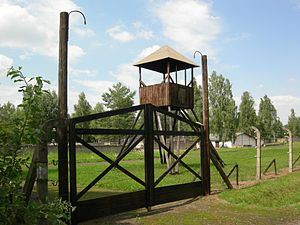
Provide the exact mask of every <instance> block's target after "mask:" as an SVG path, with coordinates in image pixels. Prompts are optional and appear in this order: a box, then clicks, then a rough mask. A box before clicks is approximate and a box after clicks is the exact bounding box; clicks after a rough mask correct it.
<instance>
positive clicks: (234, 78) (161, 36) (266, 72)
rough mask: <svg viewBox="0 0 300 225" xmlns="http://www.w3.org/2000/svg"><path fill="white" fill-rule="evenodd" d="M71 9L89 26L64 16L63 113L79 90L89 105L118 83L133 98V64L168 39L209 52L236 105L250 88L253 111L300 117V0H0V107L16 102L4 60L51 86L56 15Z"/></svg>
mask: <svg viewBox="0 0 300 225" xmlns="http://www.w3.org/2000/svg"><path fill="white" fill-rule="evenodd" d="M72 10H80V11H82V12H83V13H84V14H85V16H86V20H87V24H86V25H84V24H83V19H82V17H81V16H80V14H78V13H71V14H70V30H69V43H68V44H69V45H68V46H69V56H68V57H69V58H68V60H69V65H68V71H69V72H68V93H69V102H68V108H69V112H72V111H73V110H74V109H73V105H74V104H75V103H76V102H77V100H78V95H79V94H80V92H82V91H83V92H85V94H86V97H87V100H88V101H89V102H90V104H91V105H92V106H94V105H95V104H96V103H97V102H101V95H102V93H104V92H106V91H107V90H108V88H109V87H112V85H113V84H115V83H116V82H122V83H123V84H124V85H126V86H128V87H129V88H130V89H131V90H136V91H137V97H136V99H135V104H138V68H136V67H134V66H133V64H134V63H135V62H137V61H138V60H139V59H142V58H143V57H145V56H147V55H148V54H150V53H152V52H153V51H155V50H157V49H158V48H159V47H162V46H164V45H169V46H170V47H172V48H174V49H175V50H177V51H178V52H180V53H182V54H183V55H185V56H186V57H188V58H190V59H193V54H194V51H195V50H198V51H200V52H202V53H203V54H206V55H207V57H208V69H209V74H211V73H212V71H216V72H217V73H218V74H222V75H223V76H225V77H226V78H228V79H229V80H230V82H231V84H232V91H233V95H234V99H235V100H236V104H237V105H239V103H240V98H241V95H242V94H243V92H245V91H249V92H250V94H251V96H252V97H253V98H254V99H255V102H256V105H255V107H256V109H258V106H259V101H260V98H262V97H263V96H264V95H267V96H268V97H269V98H271V100H272V103H273V104H274V106H275V107H276V109H277V113H278V116H279V117H280V119H281V121H282V122H283V123H284V124H286V123H287V120H288V116H289V115H290V110H291V108H294V109H295V112H296V115H297V116H300V91H299V89H300V67H299V66H300V62H299V59H300V29H299V27H300V0H243V1H236V0H227V1H221V0H215V1H214V0H127V1H119V0H110V1H104V0H85V1H84V0H30V1H29V0H0V104H3V103H6V102H7V101H10V102H12V103H13V104H19V103H20V102H21V98H22V96H20V94H19V93H18V92H17V86H16V85H14V84H13V83H12V81H11V80H9V79H8V78H7V77H6V72H7V70H8V68H10V67H11V66H15V67H18V66H22V72H23V73H24V74H25V75H26V76H28V77H30V76H35V75H41V76H43V77H44V78H45V79H47V80H50V81H51V85H50V86H48V87H47V88H49V89H53V90H57V80H58V78H57V76H58V29H59V13H60V12H62V11H66V12H70V11H72ZM194 60H195V62H196V63H197V64H200V58H199V56H197V57H196V58H195V59H194ZM195 74H196V78H197V80H198V81H199V82H200V81H201V70H200V69H197V70H196V71H195ZM145 76H146V77H145V79H146V81H147V82H155V81H156V79H157V75H156V74H149V73H146V74H145Z"/></svg>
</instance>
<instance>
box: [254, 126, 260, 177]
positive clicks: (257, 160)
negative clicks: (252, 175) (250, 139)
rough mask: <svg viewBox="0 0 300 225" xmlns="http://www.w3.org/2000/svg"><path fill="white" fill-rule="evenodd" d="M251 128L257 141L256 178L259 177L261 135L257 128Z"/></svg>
mask: <svg viewBox="0 0 300 225" xmlns="http://www.w3.org/2000/svg"><path fill="white" fill-rule="evenodd" d="M252 129H253V130H254V131H255V133H256V138H257V143H256V147H257V149H256V180H260V179H261V136H260V131H259V129H258V128H256V127H254V126H252Z"/></svg>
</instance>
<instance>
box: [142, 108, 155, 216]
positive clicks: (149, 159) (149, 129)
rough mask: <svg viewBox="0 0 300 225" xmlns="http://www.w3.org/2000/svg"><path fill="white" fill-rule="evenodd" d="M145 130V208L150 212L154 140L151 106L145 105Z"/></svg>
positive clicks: (152, 192)
mask: <svg viewBox="0 0 300 225" xmlns="http://www.w3.org/2000/svg"><path fill="white" fill-rule="evenodd" d="M144 124H145V126H144V129H145V145H144V154H145V156H144V160H145V183H146V207H147V209H148V211H149V210H151V206H152V205H153V204H154V152H153V150H154V143H153V142H154V140H153V108H152V105H150V104H147V105H145V109H144Z"/></svg>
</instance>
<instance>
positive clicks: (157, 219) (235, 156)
mask: <svg viewBox="0 0 300 225" xmlns="http://www.w3.org/2000/svg"><path fill="white" fill-rule="evenodd" d="M218 152H219V154H220V156H221V158H222V159H223V160H224V161H225V163H226V166H225V171H226V173H227V174H228V172H229V171H230V170H231V168H232V167H233V166H234V165H235V164H238V165H239V175H240V176H239V178H240V181H242V182H251V181H254V180H255V174H256V158H255V155H256V149H255V148H231V149H229V148H228V149H226V148H222V149H218ZM181 153H182V152H181ZM105 154H106V155H107V156H108V157H109V158H111V159H115V158H116V156H117V154H116V152H110V151H107V152H105ZM299 155H300V143H294V159H295V158H296V157H298V156H299ZM154 156H155V159H154V163H155V179H157V178H158V177H159V176H160V175H161V174H162V173H163V172H164V171H165V170H166V165H162V164H160V159H159V152H158V151H155V154H154ZM199 159H200V152H199V150H192V151H190V152H189V153H188V155H187V156H186V157H185V158H184V160H183V161H184V162H185V163H186V164H187V165H189V166H190V167H191V168H193V169H194V170H195V171H199ZM273 159H276V163H277V170H278V172H279V175H281V174H282V173H283V172H284V171H286V169H287V167H288V145H280V146H270V147H264V148H262V171H263V170H264V169H265V168H266V167H267V165H268V164H269V163H270V161H272V160H273ZM53 160H54V161H56V160H57V152H56V151H54V150H51V151H50V153H49V179H50V180H57V166H55V165H53V164H52V161H53ZM108 165H109V163H107V162H104V161H103V160H102V159H101V158H99V157H98V156H97V155H95V154H94V153H91V152H87V151H81V150H80V151H78V153H77V163H76V166H77V182H78V191H80V190H82V189H83V188H84V187H85V186H86V185H88V184H89V183H90V182H91V181H92V180H93V179H94V178H95V177H96V176H97V175H99V173H101V172H102V171H103V170H104V169H105V168H106V167H107V166H108ZM120 165H121V166H122V167H124V168H126V169H127V170H128V171H130V172H131V173H133V174H134V175H136V176H137V177H139V178H140V179H142V180H144V156H143V152H142V151H132V152H130V153H129V154H128V156H126V157H125V158H124V160H122V161H121V163H120ZM297 165H298V166H297ZM296 166H297V168H296V169H299V166H300V161H299V162H297V164H296ZM179 171H180V173H179V174H177V175H170V174H168V175H167V176H166V177H165V178H164V179H163V180H162V182H161V183H159V185H158V186H166V185H172V184H180V183H186V182H191V181H193V180H194V176H193V175H192V174H191V173H190V172H189V171H187V170H186V169H185V168H184V167H182V166H180V168H179ZM268 173H269V174H274V170H273V168H272V167H271V168H270V170H269V171H268ZM234 175H235V174H233V175H232V177H231V180H232V183H234V182H235V177H234ZM263 178H264V175H263ZM275 178H276V179H271V180H267V181H263V182H259V183H258V184H256V185H254V186H251V187H246V188H237V189H235V190H228V189H226V186H225V185H224V183H223V181H222V179H221V177H220V176H219V174H218V172H217V171H216V170H215V168H214V166H213V164H211V181H212V190H213V193H218V194H214V195H212V196H208V197H199V198H197V199H196V200H192V201H191V200H184V201H180V202H175V203H168V204H165V205H159V206H155V207H153V210H152V211H151V212H146V211H145V209H140V210H135V211H131V212H127V213H124V214H118V215H115V216H111V217H106V218H102V219H100V220H96V221H90V222H87V224H299V223H300V221H299V218H300V210H299V209H300V189H299V188H298V187H299V185H300V172H297V171H296V172H294V173H292V174H289V175H287V176H278V177H276V176H275ZM143 188H144V187H143V186H142V185H140V184H138V183H137V182H135V181H133V180H131V178H129V177H127V176H126V175H125V174H123V173H122V172H120V171H119V170H118V169H116V168H115V169H113V170H111V171H110V172H109V173H108V174H107V176H105V177H104V178H103V179H101V181H100V182H98V183H97V184H96V185H95V187H94V188H92V189H91V190H90V191H89V192H88V193H87V194H86V195H84V196H83V199H88V198H94V197H100V196H107V195H113V194H117V193H120V192H131V191H137V190H143ZM49 190H50V194H51V195H53V194H57V186H52V185H51V184H50V185H49ZM220 191H221V192H220ZM99 221H100V222H99ZM200 221H201V222H200Z"/></svg>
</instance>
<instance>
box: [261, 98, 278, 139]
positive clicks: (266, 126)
mask: <svg viewBox="0 0 300 225" xmlns="http://www.w3.org/2000/svg"><path fill="white" fill-rule="evenodd" d="M257 119H258V124H257V125H258V128H259V129H260V131H261V135H262V137H263V138H264V139H265V140H271V139H272V138H275V135H276V131H275V130H276V129H278V128H277V127H276V126H279V123H278V120H279V119H278V117H277V111H276V108H275V106H274V105H273V104H272V102H271V99H270V98H269V97H268V96H267V95H265V96H264V97H263V98H261V99H260V104H259V111H258V116H257Z"/></svg>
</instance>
